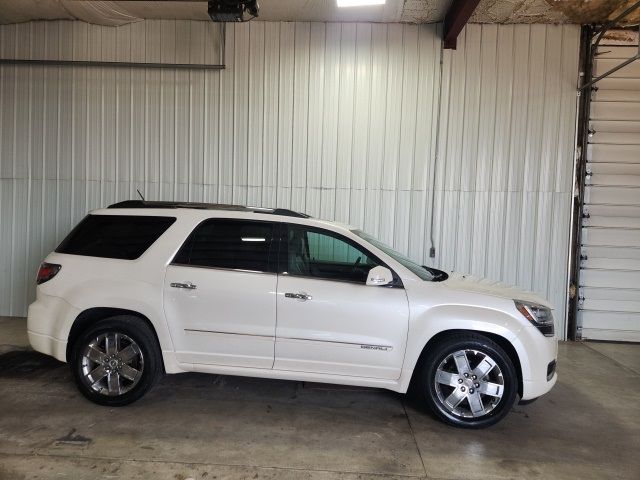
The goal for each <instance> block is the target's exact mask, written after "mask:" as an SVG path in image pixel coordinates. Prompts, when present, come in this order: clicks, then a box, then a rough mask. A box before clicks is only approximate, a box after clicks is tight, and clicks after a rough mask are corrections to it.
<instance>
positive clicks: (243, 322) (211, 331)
mask: <svg viewBox="0 0 640 480" xmlns="http://www.w3.org/2000/svg"><path fill="white" fill-rule="evenodd" d="M273 231H274V224H273V223H272V222H262V221H245V220H241V219H221V218H212V219H209V220H206V221H204V222H202V223H201V224H200V225H198V227H196V229H195V230H194V232H193V233H192V234H191V236H190V237H189V238H188V239H187V241H186V242H185V244H184V245H183V246H182V248H181V250H180V251H179V252H178V254H177V255H176V258H175V259H174V260H173V262H172V263H171V265H169V266H168V267H167V272H166V277H165V285H164V308H165V314H166V317H167V321H168V323H169V329H170V332H171V336H172V338H173V342H174V345H175V348H176V356H177V359H178V361H179V362H183V363H193V364H209V365H228V366H239V367H254V368H271V367H272V366H273V357H274V355H273V351H274V342H275V328H276V284H277V275H276V273H275V253H276V252H275V250H276V246H277V242H274V240H273Z"/></svg>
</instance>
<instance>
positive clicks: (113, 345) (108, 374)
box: [81, 332, 144, 396]
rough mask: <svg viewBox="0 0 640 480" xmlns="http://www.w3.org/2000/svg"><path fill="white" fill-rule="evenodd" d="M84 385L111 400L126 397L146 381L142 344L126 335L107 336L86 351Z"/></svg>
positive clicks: (83, 373) (90, 343)
mask: <svg viewBox="0 0 640 480" xmlns="http://www.w3.org/2000/svg"><path fill="white" fill-rule="evenodd" d="M81 361H82V381H83V382H84V383H85V384H86V385H87V386H89V387H90V388H91V389H92V390H94V391H96V392H98V393H100V394H102V395H107V396H116V395H122V394H124V393H127V392H128V391H130V390H131V389H132V388H133V387H135V386H136V385H137V384H138V382H139V381H140V379H141V378H142V371H143V369H144V356H143V354H142V351H141V350H140V347H139V346H138V344H137V343H136V342H135V341H133V339H132V338H131V337H128V336H127V335H124V334H122V333H116V332H107V333H103V334H101V335H98V336H97V337H96V338H94V339H93V340H91V341H90V342H89V344H88V345H87V346H86V347H85V348H84V350H83V351H82V358H81Z"/></svg>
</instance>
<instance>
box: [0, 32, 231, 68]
mask: <svg viewBox="0 0 640 480" xmlns="http://www.w3.org/2000/svg"><path fill="white" fill-rule="evenodd" d="M225 25H226V24H225V23H220V40H219V48H220V53H219V55H220V59H221V63H219V64H209V63H152V62H112V61H101V60H44V59H18V58H0V65H27V66H53V67H116V68H159V69H171V70H224V69H225V67H226V65H225V30H226V29H225Z"/></svg>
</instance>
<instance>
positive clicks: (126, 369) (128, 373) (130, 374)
mask: <svg viewBox="0 0 640 480" xmlns="http://www.w3.org/2000/svg"><path fill="white" fill-rule="evenodd" d="M120 375H122V376H123V377H124V378H126V379H127V380H131V381H132V382H134V381H135V380H136V378H137V377H138V375H140V371H139V370H136V369H135V368H133V367H130V366H129V365H123V366H122V368H121V369H120Z"/></svg>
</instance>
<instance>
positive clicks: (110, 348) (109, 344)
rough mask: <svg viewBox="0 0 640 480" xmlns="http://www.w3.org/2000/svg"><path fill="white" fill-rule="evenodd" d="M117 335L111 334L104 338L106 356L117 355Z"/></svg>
mask: <svg viewBox="0 0 640 480" xmlns="http://www.w3.org/2000/svg"><path fill="white" fill-rule="evenodd" d="M118 340H119V338H118V334H117V333H113V334H109V335H107V336H106V337H104V349H105V351H106V352H107V355H115V354H116V353H118V343H119V342H118Z"/></svg>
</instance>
